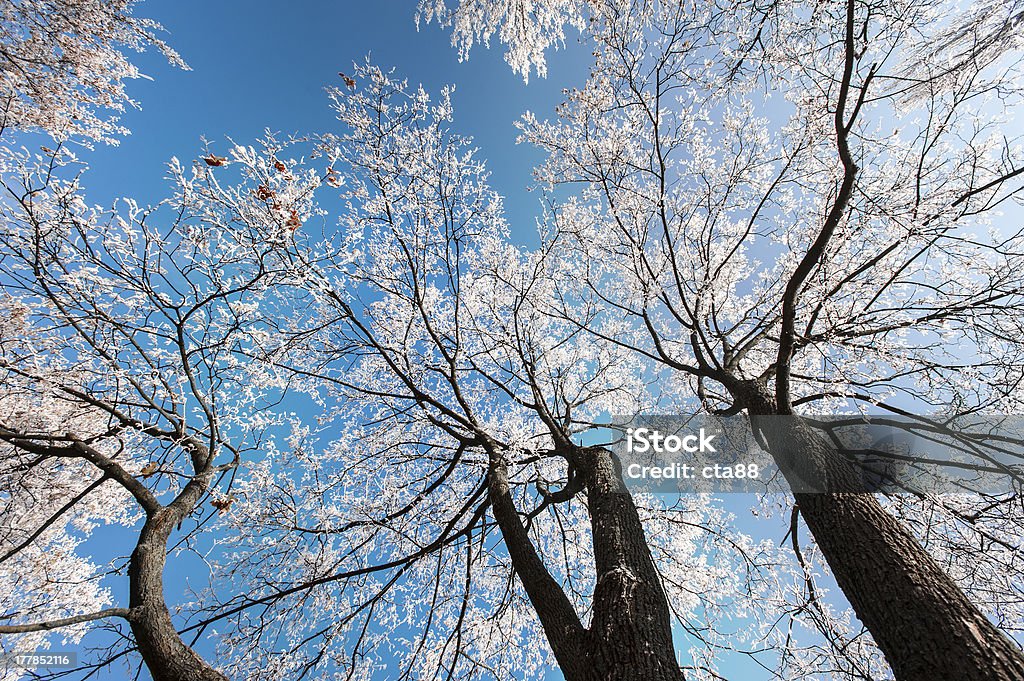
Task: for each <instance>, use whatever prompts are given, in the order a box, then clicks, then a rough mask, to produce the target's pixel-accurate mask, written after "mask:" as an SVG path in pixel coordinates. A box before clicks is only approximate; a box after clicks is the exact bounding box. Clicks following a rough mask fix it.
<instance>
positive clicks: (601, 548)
mask: <svg viewBox="0 0 1024 681" xmlns="http://www.w3.org/2000/svg"><path fill="white" fill-rule="evenodd" d="M583 456H585V457H586V459H587V460H586V462H585V464H584V479H585V482H586V487H587V502H588V506H589V510H590V527H591V534H592V536H593V542H594V562H595V567H596V569H597V586H596V587H595V589H594V617H593V620H592V621H591V624H590V632H591V636H592V637H593V639H594V644H595V645H594V664H595V666H596V667H597V670H598V671H599V672H600V678H602V679H608V680H609V681H612V680H622V681H626V680H627V679H651V680H654V681H681V680H682V679H683V673H682V671H681V670H680V669H679V663H678V661H677V660H676V657H675V648H674V646H673V644H672V620H671V614H670V612H669V608H668V598H667V597H666V595H665V591H664V589H663V588H662V584H661V576H660V575H659V574H658V570H657V568H656V567H655V565H654V560H653V558H652V557H651V549H650V547H649V546H648V544H647V537H646V535H645V533H644V528H643V525H641V523H640V516H639V515H637V512H636V505H635V504H634V503H633V497H632V496H631V495H630V494H629V493H628V492H627V491H626V488H625V486H624V485H623V483H622V476H621V471H620V470H619V464H618V461H617V460H616V459H615V458H614V457H613V456H612V455H611V453H610V452H609V451H608V450H605V449H589V450H585V451H584V453H583Z"/></svg>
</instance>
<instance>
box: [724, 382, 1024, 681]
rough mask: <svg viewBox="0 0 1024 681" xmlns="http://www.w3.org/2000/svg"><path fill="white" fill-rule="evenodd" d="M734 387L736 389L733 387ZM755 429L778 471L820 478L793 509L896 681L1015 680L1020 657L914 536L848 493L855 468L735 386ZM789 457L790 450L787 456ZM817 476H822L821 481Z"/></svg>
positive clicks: (1022, 666)
mask: <svg viewBox="0 0 1024 681" xmlns="http://www.w3.org/2000/svg"><path fill="white" fill-rule="evenodd" d="M736 388H738V386H734V389H736ZM736 394H737V397H739V398H740V399H741V400H742V403H743V404H744V406H746V408H747V409H748V412H749V413H750V415H751V421H752V423H753V424H754V425H755V427H758V424H759V425H760V427H761V428H762V433H763V435H764V436H765V439H766V441H767V445H768V449H769V453H770V454H773V456H775V459H776V462H777V463H778V464H779V468H780V469H781V470H782V472H783V474H784V475H786V476H787V477H789V476H790V475H794V477H797V478H802V479H805V480H806V479H807V478H806V476H807V475H809V474H810V475H815V476H824V477H825V478H827V479H828V481H829V489H831V490H839V491H836V492H834V493H827V494H810V493H797V494H795V495H794V496H795V498H796V503H797V506H798V507H799V509H800V513H801V514H802V515H803V517H804V521H805V522H806V523H807V527H808V528H809V529H810V531H811V533H812V534H813V535H814V539H815V541H816V542H817V544H818V546H819V547H820V548H821V551H822V554H823V555H824V557H825V559H826V560H827V561H828V565H829V568H830V569H831V570H832V574H833V575H834V576H835V578H836V582H837V583H838V584H839V587H840V588H841V589H842V591H843V593H844V594H845V595H846V597H847V599H848V600H849V601H850V605H851V606H852V607H853V610H854V612H855V613H857V616H858V617H859V618H860V620H861V621H862V622H863V623H864V626H866V627H867V629H868V631H870V632H871V635H872V637H873V638H874V639H875V642H876V643H877V644H878V646H879V648H880V649H881V650H882V652H883V653H884V654H885V658H886V660H887V661H888V662H889V665H890V666H891V667H892V670H893V673H894V674H895V676H896V678H897V679H899V680H900V681H1021V680H1022V679H1024V655H1022V654H1021V651H1020V649H1019V648H1018V647H1017V646H1016V644H1014V643H1013V641H1011V640H1010V639H1009V638H1008V637H1007V636H1006V635H1004V634H1003V633H1002V632H1001V631H999V629H997V628H996V627H995V626H994V625H993V624H992V623H991V622H990V621H989V620H988V619H987V618H986V617H985V616H984V615H983V614H982V613H981V612H980V611H979V610H978V609H977V608H976V607H975V606H974V605H973V604H972V603H971V602H970V601H969V600H968V599H967V597H966V595H965V594H964V593H963V591H961V590H960V588H959V587H958V586H957V585H956V583H955V582H954V581H953V580H952V579H951V578H950V577H949V575H948V574H946V572H945V571H944V570H943V569H942V568H941V567H940V566H939V564H938V563H937V562H936V561H935V560H934V559H933V558H932V557H931V555H930V554H929V553H928V552H927V551H925V549H924V548H923V547H922V546H921V545H920V544H919V543H918V542H917V540H916V539H915V538H914V536H913V535H912V534H911V533H910V532H909V531H908V530H907V529H906V528H905V527H904V526H903V525H902V524H900V523H899V521H897V520H896V519H895V518H893V517H892V516H891V515H890V514H889V513H887V512H886V511H885V509H884V508H883V507H882V505H881V504H880V503H879V502H878V500H877V499H876V498H875V497H874V496H873V495H871V494H862V493H855V492H852V491H842V490H844V489H848V490H854V489H858V488H857V486H856V485H857V483H856V482H854V479H855V476H856V472H855V471H854V470H853V467H852V466H851V465H850V464H849V463H848V462H847V461H846V460H845V459H844V458H843V457H842V456H841V455H840V454H839V453H838V452H836V451H835V450H834V449H833V448H832V447H831V445H830V444H829V443H828V442H827V441H826V440H825V439H824V438H823V437H821V436H819V435H818V434H817V433H815V432H814V431H813V430H812V429H810V428H809V427H801V426H799V425H796V423H795V422H792V421H787V423H790V424H792V425H788V426H785V427H782V426H781V423H780V422H779V421H778V420H775V419H761V420H760V423H759V422H758V416H773V415H775V414H777V412H778V410H777V409H776V408H775V405H774V403H773V402H772V400H771V399H770V398H769V397H768V396H767V395H766V394H764V393H763V392H761V391H760V390H759V389H757V388H754V387H752V386H750V385H747V386H744V387H742V388H740V389H736ZM794 454H795V455H794ZM819 479H821V478H819Z"/></svg>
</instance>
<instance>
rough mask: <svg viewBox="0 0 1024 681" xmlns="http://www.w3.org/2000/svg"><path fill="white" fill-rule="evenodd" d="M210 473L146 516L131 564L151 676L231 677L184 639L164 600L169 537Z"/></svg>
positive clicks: (157, 679)
mask: <svg viewBox="0 0 1024 681" xmlns="http://www.w3.org/2000/svg"><path fill="white" fill-rule="evenodd" d="M209 477H210V474H209V473H202V474H200V475H198V476H196V477H195V478H193V479H192V480H190V481H189V483H188V484H187V485H186V486H185V489H183V490H182V492H181V494H179V495H178V497H177V498H176V499H175V500H174V502H172V503H171V504H170V505H169V506H166V507H163V508H161V509H160V510H158V511H156V512H155V513H152V514H150V515H149V516H148V517H147V518H146V522H145V524H144V525H143V527H142V532H141V533H140V535H139V542H138V544H136V546H135V551H133V552H132V556H131V562H130V563H129V565H128V589H129V596H128V598H129V606H130V610H131V613H132V616H131V619H130V623H131V628H132V633H133V634H134V635H135V643H136V645H137V646H138V647H139V652H140V653H141V654H142V659H143V661H145V663H146V667H147V668H148V669H149V673H150V674H151V675H152V676H153V681H227V677H226V676H224V675H223V674H221V673H220V672H218V671H217V670H215V669H213V668H212V667H210V666H209V665H208V664H206V662H204V661H203V659H202V658H201V657H199V655H198V654H197V653H196V652H195V651H193V650H192V649H191V648H190V647H188V646H187V645H185V643H184V642H183V641H182V640H181V637H180V636H179V635H178V631H177V629H176V628H175V626H174V622H173V621H172V620H171V613H170V611H169V610H168V609H167V602H166V600H165V599H164V564H165V563H166V562H167V540H168V539H169V538H170V536H171V530H172V529H173V528H174V526H175V525H177V524H178V523H179V522H180V521H181V520H182V519H183V518H184V516H185V515H187V514H188V513H189V512H190V511H191V510H192V509H193V508H194V506H195V503H196V502H197V501H198V500H199V498H200V497H201V496H202V494H203V493H204V492H205V491H206V488H207V487H208V486H209Z"/></svg>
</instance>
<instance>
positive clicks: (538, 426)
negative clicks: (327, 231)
mask: <svg viewBox="0 0 1024 681" xmlns="http://www.w3.org/2000/svg"><path fill="white" fill-rule="evenodd" d="M355 77H356V80H357V82H359V83H360V87H359V89H358V90H357V91H355V92H352V91H348V90H346V91H335V92H334V95H333V96H334V101H335V108H336V111H337V112H338V118H339V120H340V121H341V124H342V129H343V133H342V134H340V135H337V136H327V137H325V138H324V139H323V141H322V145H323V148H322V153H323V154H324V155H325V156H326V160H325V161H324V162H325V163H326V164H327V165H328V170H327V171H325V174H324V176H325V177H330V178H333V179H332V182H331V184H333V185H335V186H336V187H340V188H341V193H342V199H343V201H342V203H341V206H342V207H341V211H340V212H341V214H340V217H339V221H340V222H339V223H340V225H341V230H340V233H339V234H338V235H337V236H334V237H331V236H328V237H327V238H326V241H322V242H321V241H319V239H311V238H309V237H308V236H306V233H307V232H308V231H309V230H310V229H312V228H311V227H309V226H306V225H304V226H303V227H301V228H299V229H298V230H296V231H294V232H292V231H290V230H288V232H287V237H288V238H287V239H286V240H285V241H284V243H282V245H281V248H282V250H283V251H287V252H288V254H289V257H290V258H292V259H293V262H294V270H293V271H294V273H295V274H296V275H297V278H296V280H295V281H294V282H293V283H292V286H293V287H294V291H295V293H294V295H295V296H296V302H295V310H294V311H293V312H292V313H291V314H289V315H288V318H289V319H290V320H292V321H291V324H290V325H289V326H288V327H285V326H284V325H282V326H281V328H280V329H279V332H278V333H277V334H276V335H275V340H274V341H272V342H271V343H270V344H269V345H268V346H267V347H265V348H264V350H263V352H264V354H261V355H259V356H258V357H255V358H254V359H256V360H258V361H261V362H268V363H272V364H273V365H274V366H276V367H278V369H279V370H281V371H283V372H285V373H286V374H288V375H291V376H293V377H294V378H295V383H294V386H295V388H296V389H297V390H302V391H306V392H308V393H309V395H310V399H311V400H313V401H314V403H315V404H316V405H317V406H316V410H317V411H318V412H319V413H322V416H320V417H319V420H320V421H321V423H320V426H321V431H320V433H319V434H314V432H308V431H304V432H299V433H297V434H296V435H295V436H293V438H292V439H291V440H290V441H289V443H288V444H289V446H290V450H291V451H290V453H288V454H284V455H283V456H282V457H280V458H277V460H268V461H267V463H266V464H264V465H262V466H260V467H259V469H258V470H257V471H255V472H254V474H253V476H252V478H251V479H250V480H249V481H248V482H246V483H244V484H243V485H242V486H240V487H239V488H238V490H237V493H238V496H239V501H238V507H237V508H238V511H237V513H238V514H239V515H238V521H237V522H238V525H237V527H238V533H239V541H237V543H235V544H234V546H235V549H234V550H233V551H232V552H230V553H229V554H228V557H227V561H228V564H227V565H222V566H221V569H224V570H226V571H227V572H228V574H230V575H231V576H232V577H233V578H234V580H235V584H236V586H234V587H233V588H232V589H231V590H230V592H231V593H237V594H244V595H245V596H244V597H241V598H233V599H229V600H227V601H225V602H223V603H222V604H217V605H216V606H212V607H211V608H210V611H211V612H210V615H209V616H207V617H205V618H199V619H198V621H197V622H196V623H195V624H193V625H192V626H194V627H206V626H210V625H213V624H214V623H216V622H219V621H222V620H223V619H225V618H227V617H232V618H234V617H236V616H237V620H236V621H235V622H234V623H233V628H235V629H236V630H237V633H235V634H233V635H232V636H231V637H230V639H229V640H230V642H231V646H232V647H236V649H241V647H242V646H245V647H246V649H245V651H244V652H245V654H244V655H243V656H241V659H240V660H239V661H238V663H237V666H236V667H235V668H236V669H237V673H238V674H239V675H245V676H248V677H249V678H264V677H266V678H279V677H280V676H282V675H291V676H302V675H304V674H309V673H312V672H311V670H313V669H316V668H318V667H317V665H322V664H331V663H333V664H335V665H337V666H339V667H341V668H342V669H343V670H344V671H345V672H346V673H347V674H350V675H353V676H360V675H368V674H369V673H371V672H370V670H371V669H372V667H370V668H368V665H372V663H373V662H375V661H380V663H381V664H384V662H383V659H386V656H387V655H388V654H394V652H399V653H400V655H401V656H400V658H399V665H398V668H399V669H400V670H401V677H402V678H406V677H409V678H427V677H430V678H433V677H439V676H446V677H452V676H457V677H463V676H465V677H468V678H474V677H476V676H478V675H485V676H488V675H493V676H499V677H503V678H504V677H506V676H509V677H511V676H518V675H521V674H528V675H532V674H534V673H536V671H537V669H538V667H539V665H540V664H542V663H543V662H544V661H545V651H544V649H543V648H542V647H539V646H538V647H535V648H531V647H530V646H526V647H524V646H522V645H521V644H519V645H517V643H516V641H519V640H521V637H523V636H528V637H531V638H532V637H539V636H541V635H542V636H544V637H545V638H546V640H547V642H548V644H549V646H550V649H551V651H552V653H553V656H554V658H555V660H556V661H557V663H558V666H559V667H560V669H561V670H562V672H563V674H565V676H566V678H568V679H628V678H640V677H643V678H659V679H678V678H682V671H681V669H680V668H679V663H678V661H677V659H676V655H675V652H674V650H675V646H674V644H673V638H672V611H673V609H675V610H677V617H678V616H679V615H680V614H681V612H680V609H681V607H685V604H686V601H691V602H692V598H693V597H692V595H687V594H685V589H686V588H687V582H688V580H687V576H686V575H687V572H688V571H690V572H691V573H692V572H694V571H695V569H700V568H697V566H694V565H692V564H688V563H689V562H690V561H692V560H693V556H692V555H691V551H692V549H691V548H690V539H689V535H688V534H686V533H680V534H678V535H676V536H673V535H672V534H670V533H663V534H662V535H661V536H659V537H656V538H655V537H652V536H651V535H650V534H648V533H647V532H646V531H645V523H646V525H647V527H651V526H652V525H653V526H656V525H659V524H660V525H661V526H663V527H664V526H671V524H672V523H673V522H678V523H682V522H686V521H688V522H690V523H696V522H705V523H713V522H714V521H713V519H712V518H709V517H705V514H707V515H710V514H711V513H713V512H714V511H713V509H710V508H708V507H707V500H706V499H704V500H698V501H697V502H695V503H694V504H693V505H692V506H691V507H690V508H678V507H677V508H664V507H661V508H658V504H652V505H651V507H650V508H647V509H644V511H643V516H646V517H643V516H642V515H641V510H640V509H639V508H638V507H637V505H636V503H635V501H634V499H633V498H632V496H631V495H630V494H629V493H628V492H627V491H626V490H625V488H624V487H623V486H622V481H621V479H620V477H619V473H618V471H617V470H616V467H615V463H614V459H613V458H612V456H611V455H610V452H609V451H608V450H607V449H606V448H605V447H603V446H600V445H585V444H584V443H583V442H581V433H584V432H586V431H587V430H589V429H590V428H591V427H592V425H591V424H592V422H593V419H594V418H595V417H596V416H597V414H598V413H600V412H601V411H603V410H607V409H612V408H613V407H612V405H616V406H615V407H614V408H615V409H616V410H618V411H622V410H626V409H628V410H635V409H637V408H638V406H637V401H638V399H640V400H642V399H643V397H642V391H639V392H638V390H637V387H636V383H635V381H636V379H637V376H636V374H635V371H634V368H633V366H632V365H630V364H628V363H624V362H622V361H621V357H619V356H618V354H617V353H616V352H615V348H614V346H609V345H605V344H601V343H593V342H591V341H590V340H589V339H587V338H585V337H584V335H583V334H581V333H580V331H579V330H578V329H574V328H572V327H571V326H568V325H566V324H565V323H564V322H560V321H559V320H557V319H554V318H552V317H550V316H547V315H544V314H543V313H542V311H541V304H540V301H545V300H547V299H548V298H549V297H550V296H551V295H552V294H553V293H554V291H555V288H554V286H553V283H554V282H555V281H556V280H561V279H565V278H567V277H570V276H571V273H570V272H568V271H566V270H564V269H562V264H561V263H560V262H559V261H557V260H552V259H551V258H549V257H548V256H547V254H545V253H544V252H540V253H523V252H520V251H519V250H518V249H517V248H515V247H514V246H512V245H510V244H509V243H508V238H507V233H506V227H505V224H504V221H503V218H502V217H501V202H500V200H499V198H498V197H497V196H496V195H495V194H494V193H493V192H492V191H491V190H490V189H489V187H488V186H487V182H486V171H485V169H484V166H483V164H482V163H481V162H480V161H478V160H477V159H476V158H475V154H474V152H473V150H472V149H471V147H470V146H469V141H468V140H465V139H463V138H461V137H459V136H457V135H455V134H453V133H451V132H449V131H448V129H447V125H448V120H449V117H450V115H451V104H450V101H449V98H448V93H447V92H446V93H443V94H442V96H441V97H440V99H439V101H437V102H436V103H434V102H431V101H430V99H429V98H428V97H427V95H426V94H425V93H424V92H423V90H422V89H418V90H417V89H409V88H408V87H407V85H406V84H405V83H404V82H402V81H398V80H395V79H394V78H393V77H392V76H390V75H388V74H386V73H384V72H382V71H381V70H380V69H378V68H375V67H372V66H363V67H360V68H359V69H358V71H357V73H356V74H355ZM275 198H276V197H271V196H268V200H270V201H273V200H274V199H275ZM322 200H326V199H323V198H322ZM328 437H329V438H330V441H329V443H328V444H326V445H323V446H321V445H319V444H318V440H319V438H328ZM496 534H497V535H498V536H499V537H500V541H497V540H496V538H495V535H496ZM282 538H284V540H283V541H282ZM652 547H653V548H652ZM654 551H657V553H658V557H657V562H656V559H655V556H654V555H653V554H654ZM747 551H749V556H747V555H744V554H745V553H746V552H747ZM729 553H730V551H729V550H726V551H724V552H723V556H725V555H727V554H729ZM732 553H733V556H732V557H733V558H735V557H736V554H739V557H740V559H741V560H742V559H744V558H746V559H747V560H748V561H749V563H748V571H749V572H752V573H753V574H754V575H758V573H759V572H760V570H762V569H764V566H763V565H759V562H760V563H763V562H764V561H765V559H766V557H768V556H770V555H771V552H770V551H769V550H768V549H766V548H765V547H758V546H751V545H744V539H743V538H742V536H739V537H738V538H737V542H736V544H735V545H734V547H733V549H732ZM766 553H767V554H768V556H765V555H764V554H766ZM704 569H709V570H711V571H713V572H714V574H716V575H718V578H719V579H720V581H721V584H720V586H719V589H720V591H719V595H725V594H727V593H730V592H731V590H732V589H737V588H741V589H742V588H751V589H757V590H760V589H764V588H770V587H769V586H768V585H757V584H747V586H745V587H744V586H743V585H744V584H745V580H743V581H740V582H736V581H734V580H733V579H731V578H730V577H728V576H727V573H725V572H724V570H725V568H724V567H723V566H717V565H715V566H708V567H707V568H704ZM740 574H743V573H742V572H741V573H740ZM755 578H756V577H755ZM260 583H266V584H267V585H268V586H267V588H265V589H260V590H254V589H253V588H252V585H253V584H260ZM516 583H519V584H521V585H522V587H521V588H522V592H520V591H519V588H518V587H515V586H514V584H516ZM416 594H429V596H428V597H426V598H423V597H422V596H419V597H417V596H416ZM215 596H216V594H211V597H215ZM524 596H525V598H524ZM524 600H525V602H524ZM311 602H315V603H317V604H318V605H317V607H316V608H313V610H315V611H318V612H319V613H320V614H321V616H320V617H316V616H311V614H310V609H311V608H310V603H311ZM690 607H692V606H690ZM254 608H256V609H258V611H259V612H260V616H259V618H258V619H254V618H253V617H252V616H251V615H248V614H247V613H248V612H250V611H251V610H252V609H254ZM300 613H301V614H302V617H301V618H299V617H298V615H299V614H300ZM534 617H535V618H536V620H537V621H538V622H539V625H540V630H539V631H538V630H535V629H534V626H535V625H534V624H533V623H532V621H533V619H534ZM588 619H589V621H588ZM524 620H525V621H524ZM382 625H383V626H382ZM712 626H713V625H712ZM712 635H713V633H712V632H708V636H709V637H711V636H712ZM397 636H400V637H401V638H399V640H398V646H397V647H399V651H392V650H388V648H389V646H395V645H396V644H395V641H394V639H395V638H396V637H397ZM281 639H284V641H285V642H286V643H285V651H284V654H274V653H273V652H271V650H272V648H271V645H272V644H271V642H272V641H275V640H281ZM339 641H342V642H344V644H343V645H344V648H346V649H347V650H346V653H345V656H344V657H340V658H339V657H338V656H339V653H338V652H337V651H336V648H337V647H338V646H339V643H338V642H339ZM517 648H519V649H518V650H517ZM332 658H333V659H332ZM363 660H365V661H366V662H363ZM328 668H330V667H328ZM261 670H262V671H261Z"/></svg>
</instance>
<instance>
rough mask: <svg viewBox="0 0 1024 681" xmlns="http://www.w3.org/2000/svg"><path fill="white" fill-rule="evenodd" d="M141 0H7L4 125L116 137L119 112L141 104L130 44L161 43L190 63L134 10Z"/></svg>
mask: <svg viewBox="0 0 1024 681" xmlns="http://www.w3.org/2000/svg"><path fill="white" fill-rule="evenodd" d="M135 4H136V3H135V2H134V0H113V1H111V0H88V1H87V2H79V1H77V0H56V1H50V2H41V1H40V0H4V2H2V3H0V73H2V80H0V111H2V113H0V131H3V130H6V129H14V130H41V131H43V132H46V133H48V134H50V135H52V136H54V137H55V138H58V139H61V140H66V139H71V138H75V139H79V140H82V141H88V140H94V141H103V142H108V143H116V140H117V138H118V137H119V136H121V135H124V134H126V133H127V132H128V131H127V129H125V128H124V127H122V126H120V125H118V123H117V118H116V116H106V117H104V112H105V111H112V112H115V113H117V112H122V111H124V109H125V106H126V105H127V106H137V104H136V103H135V102H134V101H133V100H132V99H130V98H129V97H128V94H127V93H126V92H125V87H124V86H125V81H126V80H129V79H132V78H139V77H141V76H142V74H141V73H140V72H139V70H138V69H137V68H136V67H135V66H133V65H132V64H131V62H129V61H128V59H127V57H125V55H124V51H125V50H126V49H127V50H136V51H141V50H143V49H145V48H147V47H154V48H156V49H157V50H159V51H160V52H161V53H163V55H164V56H165V57H166V58H167V60H168V61H169V62H171V63H172V64H174V65H175V66H178V67H180V68H187V66H186V65H185V62H184V61H182V59H181V57H179V56H178V55H177V53H175V52H174V50H172V49H171V48H170V47H168V46H167V45H166V44H165V43H164V42H163V41H162V40H160V39H159V38H157V37H156V32H158V31H160V30H162V29H161V27H160V25H159V24H157V23H155V22H153V21H151V20H148V19H142V18H139V17H136V16H134V15H133V9H134V5H135Z"/></svg>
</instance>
